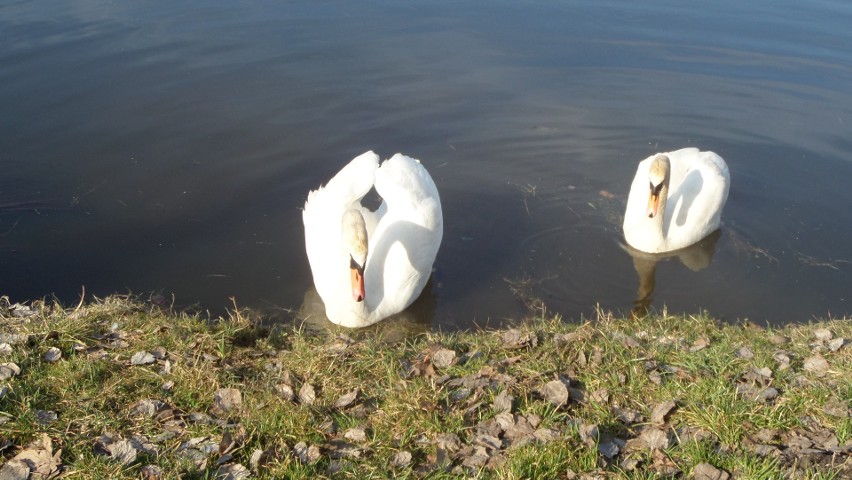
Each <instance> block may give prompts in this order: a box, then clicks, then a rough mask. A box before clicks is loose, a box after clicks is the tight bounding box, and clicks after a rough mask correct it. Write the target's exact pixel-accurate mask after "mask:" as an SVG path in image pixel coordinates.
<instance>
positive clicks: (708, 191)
mask: <svg viewBox="0 0 852 480" xmlns="http://www.w3.org/2000/svg"><path fill="white" fill-rule="evenodd" d="M729 187H730V173H729V172H728V166H727V164H725V161H724V160H723V159H722V157H720V156H719V155H716V154H715V153H713V152H699V151H698V149H697V148H684V149H681V150H677V151H674V152H667V153H658V154H656V155H651V156H650V157H648V158H646V159H645V160H643V161H642V162H640V163H639V168H637V169H636V177H634V178H633V185H632V186H631V187H630V195H629V196H628V198H627V209H626V210H625V212H624V238H625V240H627V243H628V244H630V246H632V247H633V248H635V249H637V250H641V251H643V252H648V253H660V252H669V251H672V250H678V249H681V248H684V247H687V246H689V245H692V244H693V243H695V242H697V241H699V240H701V239H703V238H704V237H706V236H707V235H709V234H710V233H712V232H713V231H715V230H716V229H717V228H719V222H720V216H721V214H722V207H724V206H725V201H726V200H727V199H728V189H729Z"/></svg>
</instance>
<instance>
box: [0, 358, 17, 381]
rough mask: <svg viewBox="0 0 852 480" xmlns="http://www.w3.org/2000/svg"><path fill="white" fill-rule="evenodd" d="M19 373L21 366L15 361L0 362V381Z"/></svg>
mask: <svg viewBox="0 0 852 480" xmlns="http://www.w3.org/2000/svg"><path fill="white" fill-rule="evenodd" d="M20 374H21V367H19V366H18V364H16V363H12V362H8V363H0V381H3V380H8V379H10V378H12V377H14V376H15V375H20Z"/></svg>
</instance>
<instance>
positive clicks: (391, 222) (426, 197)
mask: <svg viewBox="0 0 852 480" xmlns="http://www.w3.org/2000/svg"><path fill="white" fill-rule="evenodd" d="M375 187H376V191H377V192H378V193H379V195H381V196H382V198H383V199H384V205H385V206H386V209H387V210H386V213H385V214H384V216H383V217H382V218H381V220H380V221H379V224H378V226H377V227H376V230H375V233H374V235H373V237H372V238H371V239H370V255H369V256H368V259H367V272H366V275H367V276H368V281H369V279H370V277H371V276H372V277H375V278H376V281H379V282H380V283H381V284H382V285H383V287H382V288H381V289H379V290H376V291H375V294H376V295H378V296H379V297H380V298H372V299H371V298H370V292H367V297H368V300H371V301H374V302H376V304H375V305H376V314H377V315H385V314H392V313H397V312H399V311H401V310H402V309H404V308H406V307H408V306H409V305H410V304H411V303H412V302H413V301H414V300H416V299H417V297H418V296H419V295H420V293H421V292H422V290H423V287H424V286H425V285H426V282H427V281H428V280H429V276H430V275H431V271H432V264H433V263H434V262H435V257H436V255H437V253H438V249H439V247H440V244H441V239H442V237H443V233H444V226H443V225H444V224H443V215H442V211H441V200H440V197H439V195H438V189H437V187H436V186H435V183H434V181H433V180H432V177H431V176H430V175H429V173H428V172H427V171H426V169H425V168H424V167H423V165H421V164H420V162H418V161H417V160H414V159H412V158H410V157H406V156H404V155H401V154H397V155H394V156H393V157H392V158H391V159H389V160H387V161H385V162H384V163H382V166H381V167H379V169H378V170H377V171H376V183H375ZM388 312H390V313H388Z"/></svg>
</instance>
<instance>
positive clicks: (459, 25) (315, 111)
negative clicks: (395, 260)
mask: <svg viewBox="0 0 852 480" xmlns="http://www.w3.org/2000/svg"><path fill="white" fill-rule="evenodd" d="M850 24H852V5H850V4H848V3H847V2H843V1H840V0H838V1H821V2H807V4H803V3H802V2H793V1H773V2H768V1H757V2H747V3H746V4H744V3H743V2H735V1H722V2H716V3H715V4H713V5H707V6H700V5H694V6H693V5H684V4H683V3H682V2H676V1H656V0H654V1H648V2H642V3H641V4H636V3H635V2H626V1H605V2H600V1H588V2H583V1H566V2H535V1H520V2H518V1H512V2H490V3H489V6H488V8H487V9H484V8H483V7H482V6H481V5H480V4H478V3H476V2H422V3H421V2H406V3H402V4H401V3H399V2H382V1H370V2H357V3H351V2H342V1H327V2H303V1H293V2H250V1H249V2H224V1H214V2H179V3H156V4H150V3H146V4H139V5H125V4H123V3H121V2H117V3H106V2H87V1H64V2H61V1H60V2H55V1H54V2H47V1H32V2H5V3H3V4H0V32H3V33H2V34H0V38H2V40H3V41H2V43H0V67H2V68H0V165H1V166H2V167H3V175H2V177H0V265H2V269H3V270H2V274H0V293H2V294H5V295H8V296H9V297H10V298H11V300H12V301H24V300H29V299H33V298H38V297H42V296H46V295H48V296H49V295H55V296H56V297H57V298H58V299H60V300H61V301H63V302H68V303H70V302H73V301H75V299H77V298H78V297H79V295H80V293H81V291H82V289H83V288H84V287H85V291H86V294H87V295H88V296H91V295H98V296H104V295H107V294H110V293H114V292H118V293H122V292H128V291H132V292H140V293H141V292H157V293H159V294H162V295H164V296H165V297H167V298H168V299H170V301H171V299H172V298H173V299H174V302H175V303H176V304H177V305H181V306H186V305H196V306H198V307H200V308H203V309H208V310H210V311H211V312H220V311H221V309H223V308H225V307H228V306H231V305H232V300H230V299H231V298H233V299H234V301H236V303H237V304H238V305H240V306H244V307H252V308H258V309H261V310H263V311H264V312H266V313H267V314H269V315H273V316H275V317H276V318H280V319H283V320H286V319H289V318H291V317H292V316H293V315H294V314H295V312H296V311H298V310H299V309H300V307H302V304H303V303H305V305H306V306H307V305H311V304H312V303H311V302H312V301H313V300H311V292H310V289H311V278H310V270H309V268H308V264H307V259H306V256H305V254H304V239H303V232H302V225H301V207H302V205H303V203H304V200H305V197H306V194H307V191H308V190H309V189H311V188H316V187H317V186H318V185H319V184H320V183H323V182H325V181H327V180H328V178H330V177H331V176H332V175H333V174H334V172H336V171H337V170H338V169H339V168H340V167H341V166H343V165H344V164H345V163H346V162H347V161H348V160H350V159H351V158H353V157H354V156H356V155H358V154H360V153H362V152H364V151H366V150H370V149H372V150H375V151H376V152H378V153H379V154H380V155H382V156H383V157H384V158H388V157H390V156H391V155H392V154H393V153H395V152H398V151H399V152H403V153H406V154H408V155H411V156H414V157H416V158H419V159H421V160H422V162H423V163H424V164H425V165H426V166H427V168H428V169H429V170H430V172H431V173H432V175H433V177H434V179H435V181H436V183H437V185H438V188H439V190H440V192H441V197H442V201H443V209H444V217H445V234H444V243H443V245H442V248H441V251H440V252H439V255H438V259H437V262H436V265H435V267H436V272H435V276H434V278H433V281H432V283H431V285H430V289H429V292H427V294H426V295H425V296H424V298H423V299H421V301H420V302H418V304H417V305H416V307H415V308H414V309H413V311H412V312H411V313H412V315H409V318H408V319H406V320H405V321H410V322H413V323H414V324H416V325H419V326H420V327H421V328H443V329H458V328H471V327H475V326H489V325H490V326H497V325H500V324H503V323H505V322H509V321H511V319H513V318H517V317H518V316H519V315H521V314H523V313H524V312H525V308H526V307H525V303H524V301H523V298H522V297H519V296H518V295H516V292H518V291H521V292H524V294H525V295H529V296H534V297H541V298H543V299H544V301H545V302H546V305H547V306H548V309H549V310H550V311H555V312H559V313H561V314H562V315H563V316H564V317H565V318H566V319H568V320H570V321H576V320H578V319H580V318H581V317H582V316H583V315H587V314H589V313H590V312H592V311H593V310H594V308H595V306H596V305H598V304H599V305H600V306H601V307H603V308H606V309H613V310H616V311H622V312H626V311H629V310H631V309H634V308H639V309H644V308H650V309H661V308H663V306H665V307H666V308H667V309H668V311H669V312H697V311H700V310H702V309H707V310H708V311H709V312H710V313H711V314H713V315H715V316H717V317H719V318H722V319H726V320H732V321H733V320H737V319H743V318H749V319H752V320H755V321H759V322H771V323H776V324H783V323H787V322H804V321H808V320H809V319H811V318H813V317H824V316H828V315H833V316H840V315H845V314H852V308H850V293H852V292H850V286H851V285H852V263H849V262H850V261H852V222H850V220H849V219H850V216H849V212H848V210H849V205H852V189H850V188H849V183H850V180H852V158H850V152H852V141H850V135H849V132H850V127H849V124H850V123H852V92H850V90H852V87H850V86H851V85H852V48H849V47H850V45H852V38H850V37H852V33H850V29H849V28H848V26H849V25H850ZM686 146H696V147H699V148H701V149H706V150H713V151H715V152H717V153H719V154H720V155H721V156H722V157H724V158H725V159H726V160H727V162H728V164H729V167H730V170H731V177H732V186H731V192H730V196H729V200H728V204H727V206H726V208H725V212H724V214H723V228H722V231H721V234H720V236H719V238H718V239H716V240H715V243H714V244H713V245H712V248H710V249H709V251H707V249H705V251H703V252H693V254H692V257H691V258H699V259H701V261H698V262H697V263H695V262H693V263H692V264H690V262H689V261H686V263H684V261H682V259H679V258H676V257H668V258H657V259H652V260H653V261H652V262H651V263H649V260H648V259H639V260H637V261H634V258H633V257H632V256H631V255H630V253H629V252H628V251H627V250H625V249H624V248H623V247H622V245H621V242H622V237H621V227H620V225H621V216H622V215H623V208H624V204H625V202H626V198H627V191H628V189H629V186H630V182H631V179H632V177H633V174H634V171H635V165H636V164H637V163H638V162H639V161H640V160H641V159H643V158H645V157H646V156H648V155H650V154H652V153H655V152H658V151H667V150H674V149H677V148H681V147H686ZM690 265H691V266H690ZM696 265H700V268H695V267H696ZM649 272H653V275H652V278H653V289H652V291H651V292H650V293H648V292H647V290H648V285H649V283H648V281H649ZM640 297H642V298H643V300H642V301H641V302H640V303H639V304H638V305H637V304H636V301H637V300H638V299H639V298H640ZM306 298H307V301H306V300H305V299H306ZM400 321H403V320H400Z"/></svg>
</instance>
